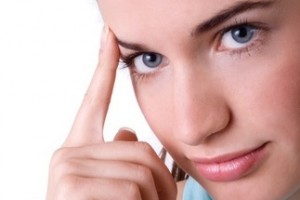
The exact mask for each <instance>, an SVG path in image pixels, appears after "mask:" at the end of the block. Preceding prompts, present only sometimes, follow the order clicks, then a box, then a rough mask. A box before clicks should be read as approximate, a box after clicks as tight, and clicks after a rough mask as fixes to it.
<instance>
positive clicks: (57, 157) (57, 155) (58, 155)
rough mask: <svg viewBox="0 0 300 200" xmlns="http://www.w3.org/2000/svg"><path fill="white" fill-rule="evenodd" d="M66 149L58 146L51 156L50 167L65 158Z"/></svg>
mask: <svg viewBox="0 0 300 200" xmlns="http://www.w3.org/2000/svg"><path fill="white" fill-rule="evenodd" d="M67 154H68V153H67V150H66V148H60V149H57V150H56V151H55V152H54V153H53V155H52V158H51V162H50V166H51V168H53V167H55V166H56V165H58V163H60V162H61V161H63V160H66V157H67Z"/></svg>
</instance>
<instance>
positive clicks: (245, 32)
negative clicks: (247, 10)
mask: <svg viewBox="0 0 300 200" xmlns="http://www.w3.org/2000/svg"><path fill="white" fill-rule="evenodd" d="M258 31H259V30H258V29H257V28H255V27H252V26H249V25H241V26H237V27H234V28H232V29H230V30H229V31H227V32H226V33H225V34H224V35H223V36H222V39H221V43H222V46H223V48H225V49H239V48H243V47H245V46H247V45H248V44H249V43H250V42H252V40H253V38H254V36H256V34H257V33H258Z"/></svg>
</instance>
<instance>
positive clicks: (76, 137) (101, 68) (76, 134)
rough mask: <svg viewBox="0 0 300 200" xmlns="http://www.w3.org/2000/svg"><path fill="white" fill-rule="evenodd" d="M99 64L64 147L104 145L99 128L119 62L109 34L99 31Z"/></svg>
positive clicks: (117, 52)
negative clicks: (100, 40)
mask: <svg viewBox="0 0 300 200" xmlns="http://www.w3.org/2000/svg"><path fill="white" fill-rule="evenodd" d="M102 34H103V36H102V40H104V42H102V44H101V50H100V54H99V63H98V65H97V68H96V70H95V73H94V75H93V78H92V81H91V83H90V86H89V88H88V89H87V92H86V94H85V96H84V99H83V101H82V104H81V107H80V109H79V111H78V113H77V116H76V118H75V121H74V124H73V127H72V129H71V132H70V134H69V136H68V138H67V140H66V142H65V144H64V146H82V145H88V144H95V143H99V142H104V140H103V126H104V121H105V117H106V114H107V110H108V106H109V103H110V99H111V95H112V91H113V86H114V82H115V76H116V69H117V66H118V63H119V57H120V53H119V49H118V45H117V43H116V39H115V37H114V35H113V33H112V32H111V31H110V30H109V29H106V30H104V31H103V33H102Z"/></svg>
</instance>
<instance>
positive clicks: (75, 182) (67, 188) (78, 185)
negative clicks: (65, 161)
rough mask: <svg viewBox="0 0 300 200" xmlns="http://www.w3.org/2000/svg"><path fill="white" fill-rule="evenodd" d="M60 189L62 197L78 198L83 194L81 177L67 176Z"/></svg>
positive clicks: (60, 184)
mask: <svg viewBox="0 0 300 200" xmlns="http://www.w3.org/2000/svg"><path fill="white" fill-rule="evenodd" d="M58 188H59V190H60V192H59V194H60V196H62V197H68V198H70V197H72V196H73V197H76V196H77V197H78V195H79V194H82V189H83V184H82V180H81V179H80V178H79V177H76V176H66V177H64V178H63V179H62V180H61V182H60V183H59V186H58Z"/></svg>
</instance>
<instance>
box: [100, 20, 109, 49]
mask: <svg viewBox="0 0 300 200" xmlns="http://www.w3.org/2000/svg"><path fill="white" fill-rule="evenodd" d="M108 31H109V29H108V26H107V25H104V26H103V29H102V35H101V49H104V46H105V43H106V40H107V36H108Z"/></svg>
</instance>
